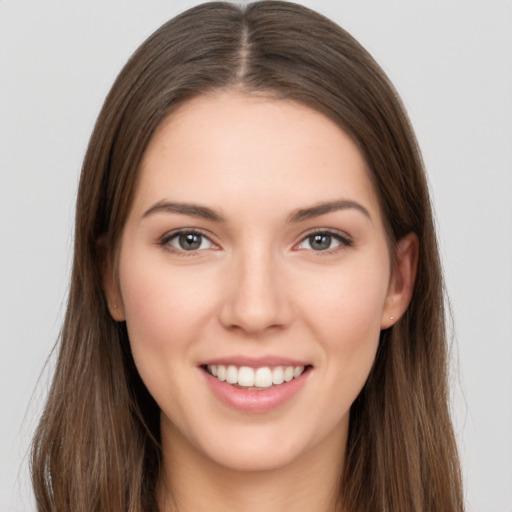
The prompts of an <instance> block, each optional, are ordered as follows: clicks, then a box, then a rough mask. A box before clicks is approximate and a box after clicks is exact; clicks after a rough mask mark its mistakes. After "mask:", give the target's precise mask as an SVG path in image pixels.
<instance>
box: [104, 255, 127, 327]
mask: <svg viewBox="0 0 512 512" xmlns="http://www.w3.org/2000/svg"><path fill="white" fill-rule="evenodd" d="M102 274H103V275H102V277H103V292H104V293H105V298H106V299H107V305H108V310H109V311H110V316H112V318H113V319H114V320H115V321H116V322H123V321H124V320H125V319H126V318H125V314H124V306H123V299H122V297H121V291H120V290H119V283H118V280H117V279H116V275H115V270H114V265H113V264H112V260H111V258H110V257H107V258H106V259H105V262H104V264H103V269H102Z"/></svg>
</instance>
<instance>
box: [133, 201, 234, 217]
mask: <svg viewBox="0 0 512 512" xmlns="http://www.w3.org/2000/svg"><path fill="white" fill-rule="evenodd" d="M155 213H181V214H182V215H189V216H191V217H199V218H202V219H207V220H213V221H215V222H224V218H223V217H222V216H221V215H219V214H218V213H216V212H215V211H214V210H212V209H211V208H208V207H207V206H201V205H198V204H192V203H175V202H171V201H158V203H155V204H154V205H153V206H152V207H151V208H149V209H148V210H146V211H145V212H144V214H143V215H142V218H145V217H148V216H150V215H153V214H155Z"/></svg>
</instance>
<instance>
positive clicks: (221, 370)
mask: <svg viewBox="0 0 512 512" xmlns="http://www.w3.org/2000/svg"><path fill="white" fill-rule="evenodd" d="M217 378H218V379H219V380H220V381H221V382H222V381H225V380H226V367H225V366H223V365H222V364H219V366H217Z"/></svg>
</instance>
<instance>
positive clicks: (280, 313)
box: [221, 243, 291, 334]
mask: <svg viewBox="0 0 512 512" xmlns="http://www.w3.org/2000/svg"><path fill="white" fill-rule="evenodd" d="M230 272H231V277H230V278H229V280H230V286H229V293H228V296H227V297H226V299H225V301H224V304H223V308H222V312H221V320H222V322H223V323H224V325H225V326H226V327H231V328H233V327H239V328H241V329H242V330H244V331H246V332H247V333H251V334H257V333H259V332H263V331H265V330H266V329H268V328H270V327H274V328H275V327H283V326H284V325H286V323H287V322H288V321H289V319H290V313H291V306H290V303H289V300H288V297H287V294H286V287H284V286H282V285H283V280H284V279H283V277H284V276H283V274H282V269H280V265H279V258H278V257H277V256H276V254H275V253H274V251H272V249H271V248H267V247H265V246H263V245H262V244H254V243H253V244H250V245H249V246H247V247H246V249H245V250H241V251H239V252H238V253H237V254H236V255H234V257H233V261H232V268H231V269H230Z"/></svg>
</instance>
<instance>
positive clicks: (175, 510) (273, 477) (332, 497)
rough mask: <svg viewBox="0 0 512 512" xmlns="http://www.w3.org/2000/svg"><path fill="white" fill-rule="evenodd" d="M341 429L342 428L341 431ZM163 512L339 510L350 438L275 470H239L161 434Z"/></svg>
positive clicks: (160, 491) (329, 441) (331, 511)
mask: <svg viewBox="0 0 512 512" xmlns="http://www.w3.org/2000/svg"><path fill="white" fill-rule="evenodd" d="M338 434H339V433H338ZM162 441H163V443H162V444H163V446H162V448H163V468H162V473H161V478H160V481H159V486H158V501H159V504H160V507H159V510H160V511H161V512H206V511H208V512H209V511H211V510H222V511H224V512H235V511H240V510H243V511H244V512H261V511H262V510H264V511H265V512H283V511H287V510H290V511H293V512H311V511H312V510H314V511H315V512H335V510H337V509H336V502H337V498H338V495H339V481H340V473H341V463H340V461H342V460H343V458H344V447H345V441H346V440H345V439H340V440H339V441H338V440H337V444H338V448H339V450H333V441H332V439H331V440H325V442H324V443H322V446H317V447H315V448H314V449H312V450H310V451H309V452H308V453H305V454H303V455H302V456H301V457H300V458H299V459H297V460H295V461H292V462H290V463H289V464H287V465H286V466H284V467H279V468H276V469H269V470H260V471H251V470H242V471H241V470H235V469H232V468H227V467H225V466H221V465H219V464H217V463H216V462H215V461H212V460H211V459H209V458H207V457H205V456H204V455H203V454H201V453H199V452H198V451H196V450H195V449H194V448H193V447H191V446H190V445H183V443H180V442H178V443H176V444H173V443H172V440H169V439H168V438H167V441H169V442H166V439H165V438H162Z"/></svg>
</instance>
